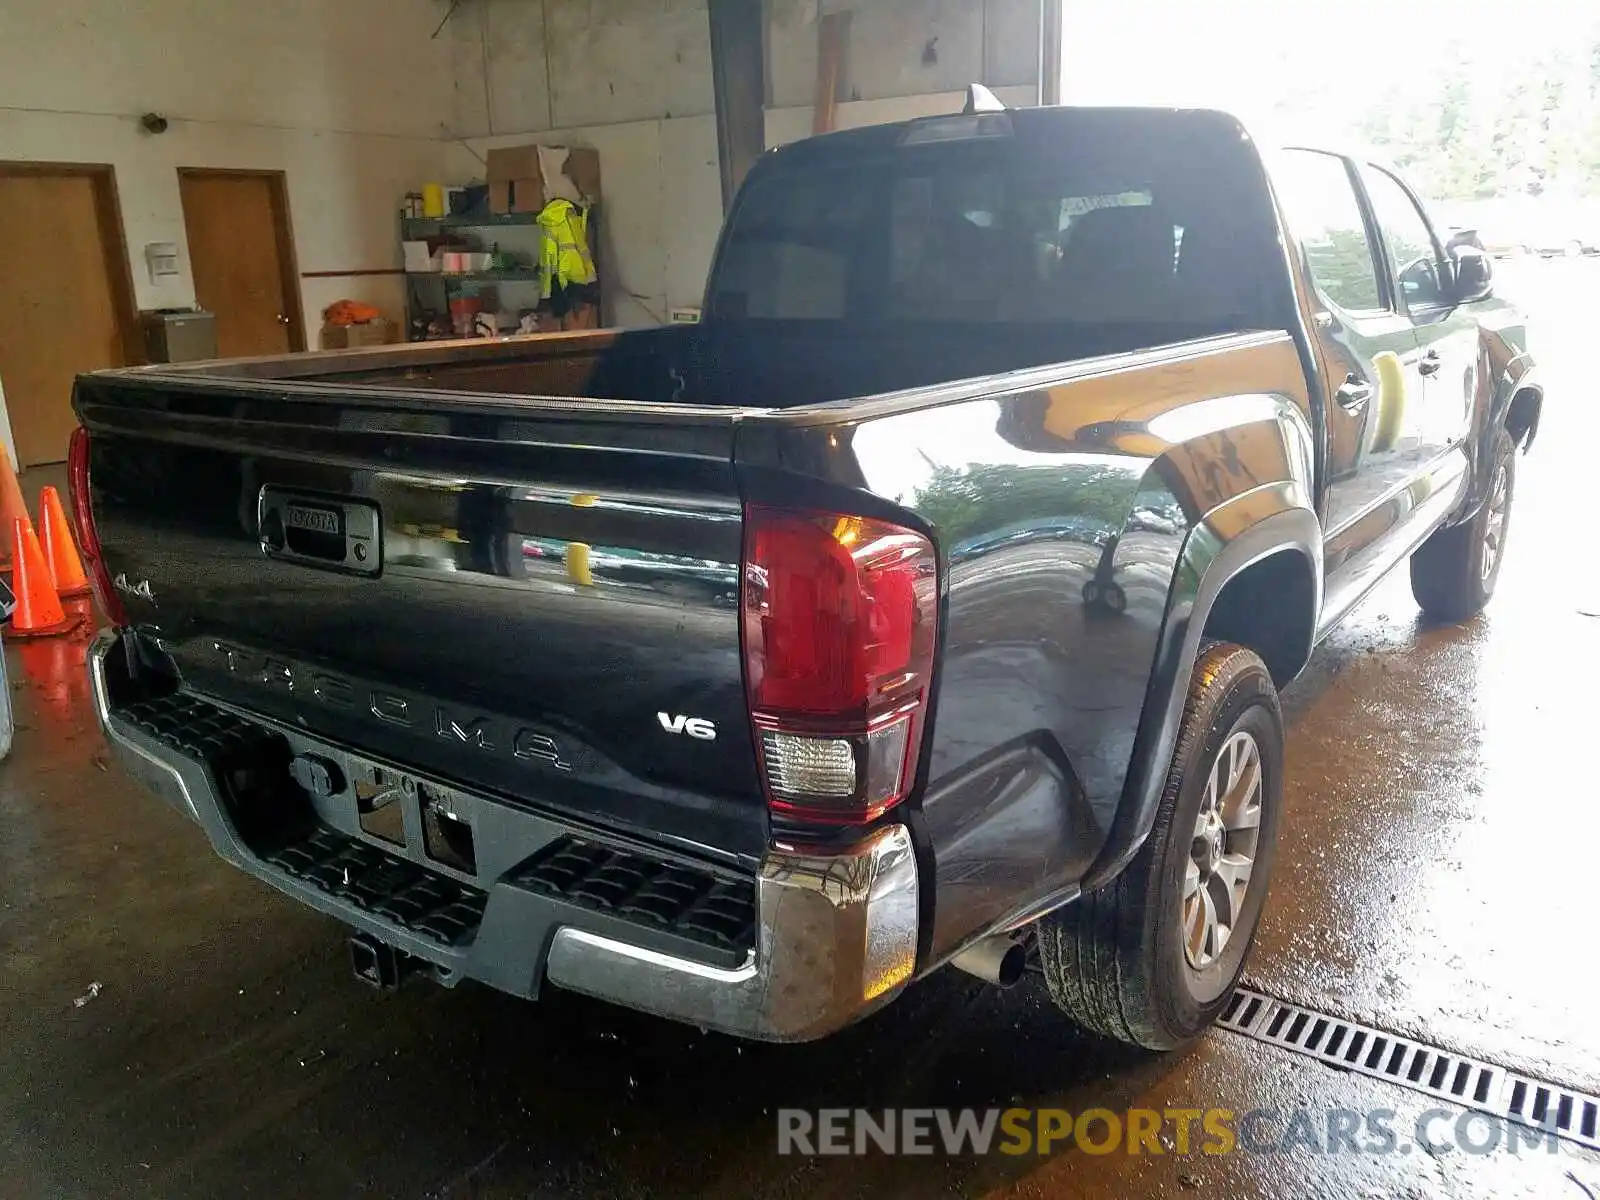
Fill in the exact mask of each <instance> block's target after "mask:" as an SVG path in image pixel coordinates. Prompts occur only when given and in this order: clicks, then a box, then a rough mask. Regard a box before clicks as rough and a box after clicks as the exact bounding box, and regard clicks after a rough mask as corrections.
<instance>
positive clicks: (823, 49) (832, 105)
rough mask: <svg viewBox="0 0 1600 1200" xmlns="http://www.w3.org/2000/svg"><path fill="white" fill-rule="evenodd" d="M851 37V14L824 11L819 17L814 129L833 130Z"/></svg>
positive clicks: (815, 132)
mask: <svg viewBox="0 0 1600 1200" xmlns="http://www.w3.org/2000/svg"><path fill="white" fill-rule="evenodd" d="M849 37H850V14H849V12H848V11H846V12H831V13H823V14H822V16H820V17H819V18H818V19H817V94H816V100H815V102H814V107H813V108H812V116H811V132H812V133H813V134H818V133H832V132H833V129H834V119H835V117H836V116H837V111H836V110H837V107H838V103H839V75H840V72H841V70H842V69H843V66H844V48H845V44H846V42H848V41H849Z"/></svg>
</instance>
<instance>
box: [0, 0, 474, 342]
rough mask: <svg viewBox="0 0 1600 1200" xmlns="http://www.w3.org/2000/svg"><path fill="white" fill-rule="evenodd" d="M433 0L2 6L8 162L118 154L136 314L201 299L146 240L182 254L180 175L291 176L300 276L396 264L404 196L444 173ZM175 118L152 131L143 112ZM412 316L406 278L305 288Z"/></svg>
mask: <svg viewBox="0 0 1600 1200" xmlns="http://www.w3.org/2000/svg"><path fill="white" fill-rule="evenodd" d="M442 13H443V9H442V6H441V5H440V4H439V3H437V0H273V2H272V3H270V4H260V3H254V4H251V3H236V2H233V0H6V2H4V3H0V160H37V161H56V162H90V163H110V164H111V165H112V166H113V167H115V169H116V181H117V189H118V194H119V198H120V201H121V207H122V220H123V227H124V230H125V232H126V235H127V241H128V248H129V253H130V256H131V257H132V259H133V260H134V261H133V277H134V287H135V292H136V297H135V298H136V301H137V303H138V305H139V307H141V308H155V307H164V306H171V305H183V304H191V303H193V301H194V286H193V282H192V279H191V277H190V274H189V261H188V254H187V250H186V248H185V251H184V253H183V255H182V272H181V274H180V275H179V276H178V277H177V278H176V279H172V280H167V281H164V282H163V283H161V284H160V285H156V284H153V283H151V281H150V276H149V273H148V271H147V269H146V267H145V264H144V253H143V248H144V246H145V244H146V243H147V242H176V243H177V244H178V245H179V246H180V247H185V237H184V227H183V211H182V207H181V203H180V200H179V193H178V176H177V168H178V167H233V168H248V169H258V170H281V171H285V172H287V178H288V187H289V204H290V218H291V223H292V226H293V230H294V238H295V245H296V250H297V253H298V257H299V265H300V269H301V271H302V272H312V271H346V270H370V269H374V268H391V267H396V266H398V265H399V250H398V231H397V229H396V226H395V218H394V214H395V212H396V210H397V208H398V203H399V199H400V197H401V196H402V195H404V193H405V192H406V191H407V190H409V189H411V188H414V187H416V186H417V185H418V184H419V183H420V182H421V181H423V180H425V179H430V178H437V177H438V175H439V173H440V171H441V170H442V168H443V163H444V150H443V146H442V143H441V142H440V141H439V138H440V136H441V118H442V116H443V115H444V114H445V113H447V112H448V111H449V88H450V58H449V54H450V46H449V43H448V42H447V41H445V40H444V39H443V37H441V38H440V39H438V40H437V41H435V40H431V39H430V37H429V35H430V34H431V33H432V32H433V30H434V28H435V27H436V26H437V24H438V21H439V18H440V16H441V15H442ZM149 111H153V112H159V113H161V114H163V115H164V116H166V117H167V118H168V120H169V121H170V122H171V125H170V127H169V129H168V131H167V132H166V133H164V134H161V135H159V136H152V135H150V134H147V133H145V132H144V131H143V130H142V129H141V128H140V126H139V120H138V118H139V115H140V114H141V113H144V112H149ZM303 282H304V287H303V296H302V299H303V302H304V307H305V310H306V316H307V319H308V323H309V324H310V329H309V330H308V331H307V336H308V344H310V345H313V346H314V345H315V344H316V328H317V326H318V325H319V324H320V317H319V313H320V310H321V308H322V307H323V305H325V304H327V303H328V302H329V301H331V300H334V299H337V298H339V297H341V296H354V297H357V298H361V299H367V300H370V301H372V302H373V303H376V304H378V305H379V306H380V307H382V308H384V309H385V310H386V311H388V312H391V313H393V314H394V315H395V316H397V317H398V316H399V315H400V307H401V301H402V298H403V292H402V285H401V281H400V280H399V278H398V277H395V276H365V277H361V276H357V277H354V278H348V279H337V278H336V279H310V280H305V281H303Z"/></svg>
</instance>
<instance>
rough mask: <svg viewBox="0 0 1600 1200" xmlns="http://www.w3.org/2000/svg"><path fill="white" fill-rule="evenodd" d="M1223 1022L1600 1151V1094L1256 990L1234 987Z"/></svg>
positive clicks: (1254, 1035) (1225, 1026) (1274, 1042)
mask: <svg viewBox="0 0 1600 1200" xmlns="http://www.w3.org/2000/svg"><path fill="white" fill-rule="evenodd" d="M1217 1024H1218V1025H1220V1026H1221V1027H1222V1028H1223V1029H1231V1030H1232V1031H1233V1032H1235V1033H1242V1034H1244V1035H1245V1036H1246V1037H1250V1038H1254V1039H1255V1040H1256V1041H1259V1042H1267V1043H1269V1044H1270V1045H1273V1046H1281V1047H1283V1048H1284V1049H1285V1050H1292V1051H1294V1052H1295V1053H1296V1054H1304V1055H1307V1056H1309V1057H1311V1058H1315V1059H1320V1060H1321V1061H1322V1062H1325V1063H1327V1064H1328V1065H1329V1066H1332V1067H1338V1068H1340V1069H1341V1070H1345V1071H1355V1072H1356V1073H1357V1074H1361V1075H1370V1076H1371V1077H1372V1078H1374V1079H1383V1080H1387V1081H1388V1082H1389V1083H1394V1084H1399V1085H1400V1086H1401V1087H1404V1088H1410V1089H1411V1090H1412V1091H1416V1092H1424V1093H1426V1094H1427V1095H1429V1096H1436V1097H1438V1098H1439V1099H1440V1100H1446V1101H1449V1102H1450V1103H1451V1104H1458V1105H1460V1106H1461V1107H1463V1108H1470V1109H1473V1110H1475V1111H1477V1112H1481V1113H1487V1114H1488V1115H1490V1116H1493V1117H1503V1118H1505V1119H1506V1120H1508V1121H1515V1122H1516V1123H1517V1124H1519V1125H1527V1126H1530V1127H1533V1128H1536V1129H1544V1130H1549V1131H1552V1132H1554V1133H1555V1134H1557V1135H1558V1136H1560V1137H1563V1138H1566V1139H1567V1140H1568V1141H1573V1142H1577V1143H1578V1144H1579V1145H1581V1146H1587V1147H1589V1148H1590V1149H1591V1150H1600V1097H1595V1096H1590V1095H1588V1094H1586V1093H1584V1092H1575V1091H1573V1090H1572V1089H1570V1088H1563V1087H1557V1086H1556V1085H1554V1084H1551V1083H1545V1082H1543V1081H1541V1080H1538V1079H1534V1078H1533V1077H1532V1076H1529V1075H1522V1074H1519V1073H1518V1072H1516V1071H1508V1070H1506V1069H1505V1068H1504V1067H1497V1066H1494V1065H1493V1064H1491V1063H1486V1062H1484V1061H1483V1060H1481V1059H1477V1058H1469V1057H1468V1056H1466V1055H1464V1054H1454V1053H1451V1052H1449V1051H1446V1050H1441V1049H1439V1048H1438V1047H1437V1046H1429V1045H1426V1044H1425V1043H1423V1042H1417V1041H1413V1040H1412V1039H1410V1038H1404V1037H1399V1036H1397V1035H1396V1034H1392V1033H1385V1032H1383V1031H1382V1030H1379V1029H1373V1028H1372V1027H1371V1026H1369V1025H1358V1024H1356V1023H1355V1022H1354V1021H1344V1020H1340V1019H1339V1018H1338V1017H1330V1016H1328V1015H1327V1014H1326V1013H1319V1012H1316V1011H1315V1010H1313V1009H1309V1008H1301V1007H1300V1006H1299V1005H1298V1004H1289V1003H1287V1002H1286V1001H1283V1000H1276V999H1274V998H1273V997H1271V996H1268V995H1265V994H1263V993H1261V992H1257V991H1254V990H1253V989H1251V988H1245V987H1242V988H1239V989H1238V990H1237V991H1236V992H1234V994H1233V998H1232V999H1231V1000H1229V1001H1228V1006H1227V1008H1225V1009H1224V1010H1223V1012H1222V1017H1221V1019H1220V1020H1219V1021H1218V1022H1217Z"/></svg>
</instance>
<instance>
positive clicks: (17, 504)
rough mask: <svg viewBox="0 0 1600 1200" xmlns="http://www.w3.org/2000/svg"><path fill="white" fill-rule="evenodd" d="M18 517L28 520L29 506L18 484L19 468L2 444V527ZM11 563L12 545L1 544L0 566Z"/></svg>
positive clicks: (0, 483)
mask: <svg viewBox="0 0 1600 1200" xmlns="http://www.w3.org/2000/svg"><path fill="white" fill-rule="evenodd" d="M18 518H20V519H22V520H24V521H26V520H28V506H27V504H25V503H24V502H23V499H22V488H21V487H19V486H18V485H17V469H16V468H15V467H13V466H12V465H11V455H9V454H7V453H6V448H5V447H4V446H0V529H10V528H11V522H13V521H15V520H17V519H18ZM10 563H11V546H10V545H9V544H5V545H0V566H9V565H10Z"/></svg>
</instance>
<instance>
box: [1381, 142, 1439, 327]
mask: <svg viewBox="0 0 1600 1200" xmlns="http://www.w3.org/2000/svg"><path fill="white" fill-rule="evenodd" d="M1363 175H1364V177H1365V178H1366V181H1367V195H1368V196H1370V197H1371V198H1372V211H1373V214H1374V215H1375V216H1376V217H1377V218H1378V228H1379V229H1381V230H1382V231H1383V240H1384V241H1385V242H1387V243H1388V244H1389V253H1390V255H1392V256H1393V258H1394V270H1395V284H1396V286H1397V287H1398V288H1399V291H1400V295H1402V296H1404V297H1405V301H1406V305H1407V306H1408V307H1410V308H1429V307H1433V306H1436V305H1440V304H1443V303H1445V292H1444V287H1443V284H1442V282H1441V281H1442V280H1443V278H1444V271H1443V270H1442V268H1441V267H1440V264H1439V253H1438V251H1437V250H1435V249H1434V245H1433V235H1432V234H1430V233H1429V232H1428V223H1427V221H1425V220H1424V219H1423V216H1422V213H1421V212H1420V211H1418V209H1417V206H1416V204H1415V203H1413V202H1412V199H1411V197H1410V195H1409V194H1407V192H1406V190H1405V188H1403V187H1401V186H1400V184H1399V183H1398V182H1396V180H1395V178H1394V176H1393V175H1390V174H1389V173H1388V172H1387V171H1384V170H1382V169H1380V168H1377V167H1368V168H1367V169H1366V170H1365V171H1364V172H1363Z"/></svg>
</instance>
